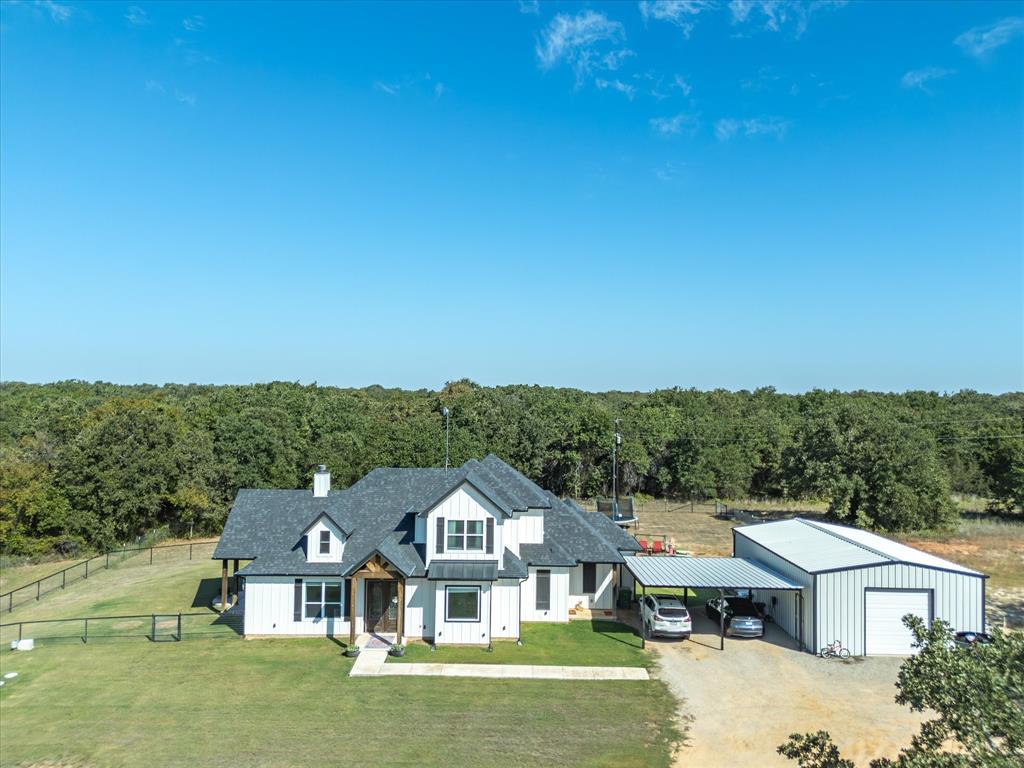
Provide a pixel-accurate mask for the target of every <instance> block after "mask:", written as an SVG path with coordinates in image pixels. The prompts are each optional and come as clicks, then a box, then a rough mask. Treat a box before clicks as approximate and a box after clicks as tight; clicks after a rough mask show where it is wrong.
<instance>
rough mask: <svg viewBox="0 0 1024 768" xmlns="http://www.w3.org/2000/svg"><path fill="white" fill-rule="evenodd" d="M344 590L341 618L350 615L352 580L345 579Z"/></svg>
mask: <svg viewBox="0 0 1024 768" xmlns="http://www.w3.org/2000/svg"><path fill="white" fill-rule="evenodd" d="M342 589H343V590H344V592H342V593H341V616H342V618H345V617H346V616H348V615H349V607H350V606H349V603H350V602H352V579H345V583H344V584H343V585H342Z"/></svg>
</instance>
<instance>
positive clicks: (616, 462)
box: [612, 419, 622, 517]
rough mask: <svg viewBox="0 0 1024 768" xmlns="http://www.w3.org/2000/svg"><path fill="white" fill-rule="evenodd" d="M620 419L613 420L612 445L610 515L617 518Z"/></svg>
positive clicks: (620, 440) (620, 441) (620, 439)
mask: <svg viewBox="0 0 1024 768" xmlns="http://www.w3.org/2000/svg"><path fill="white" fill-rule="evenodd" d="M620 423H622V419H616V420H615V441H614V442H613V443H612V515H613V516H614V517H618V516H619V455H618V452H619V446H620V445H622V435H620V434H619V424H620Z"/></svg>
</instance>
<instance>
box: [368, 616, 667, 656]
mask: <svg viewBox="0 0 1024 768" xmlns="http://www.w3.org/2000/svg"><path fill="white" fill-rule="evenodd" d="M522 641H523V644H522V645H521V646H519V645H516V643H515V642H513V641H511V640H502V641H498V642H495V643H494V650H493V651H487V650H486V648H485V647H479V648H478V647H473V646H443V645H442V646H438V648H437V650H436V651H431V650H430V646H429V645H427V644H426V643H412V644H410V645H408V646H407V647H406V649H405V655H404V656H401V657H398V658H395V657H389V658H388V661H389V662H395V663H409V662H419V663H423V662H427V663H434V664H538V665H558V666H569V667H580V666H583V667H644V666H648V665H649V664H650V663H651V657H650V655H649V654H648V653H647V652H646V651H644V650H641V648H640V645H641V640H640V636H639V635H638V634H637V633H636V631H635V630H634V629H633V628H632V627H629V626H627V625H625V624H620V623H619V622H617V621H601V620H593V621H570V622H569V623H568V624H544V623H524V624H523V625H522Z"/></svg>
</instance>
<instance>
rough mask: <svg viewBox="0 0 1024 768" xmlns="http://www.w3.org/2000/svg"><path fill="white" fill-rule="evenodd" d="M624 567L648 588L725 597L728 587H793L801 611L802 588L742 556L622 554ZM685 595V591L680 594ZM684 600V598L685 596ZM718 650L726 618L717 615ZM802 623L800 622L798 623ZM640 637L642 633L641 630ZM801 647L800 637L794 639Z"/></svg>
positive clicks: (722, 645)
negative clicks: (707, 592)
mask: <svg viewBox="0 0 1024 768" xmlns="http://www.w3.org/2000/svg"><path fill="white" fill-rule="evenodd" d="M623 560H624V561H625V565H626V570H628V571H629V573H630V574H631V575H632V576H633V579H634V581H636V583H637V584H639V585H640V586H641V587H643V588H644V594H646V593H647V589H648V588H651V589H677V588H678V589H684V590H685V589H688V588H690V589H717V590H718V594H719V595H720V596H722V597H725V590H727V589H778V590H792V591H795V592H796V593H797V594H798V595H799V596H800V605H801V608H800V610H801V613H802V612H803V587H802V586H801V585H799V584H797V583H795V582H793V581H790V580H789V579H787V578H786V577H785V576H782V575H780V574H778V573H776V572H775V571H773V570H771V569H769V568H767V567H765V566H764V565H762V564H761V563H759V562H757V561H756V560H751V559H748V558H743V557H678V556H676V557H658V556H643V555H624V556H623ZM683 594H684V596H685V595H686V592H684V593H683ZM684 599H685V597H684ZM718 625H719V626H718V634H719V649H720V650H724V649H725V617H724V616H723V615H721V614H719V622H718ZM798 626H802V624H798ZM640 634H641V637H642V636H643V632H642V631H641V633H640ZM797 642H798V643H800V645H801V647H802V646H803V642H802V639H798V640H797Z"/></svg>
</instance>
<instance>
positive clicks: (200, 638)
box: [0, 561, 680, 768]
mask: <svg viewBox="0 0 1024 768" xmlns="http://www.w3.org/2000/svg"><path fill="white" fill-rule="evenodd" d="M219 576H220V569H219V564H218V563H214V562H211V561H193V562H192V563H189V562H187V561H186V562H183V563H174V564H169V565H165V566H160V567H158V566H153V567H149V566H148V565H134V566H130V565H128V564H127V563H126V564H125V565H123V566H120V567H118V568H112V569H111V570H110V571H103V572H100V573H98V574H97V575H96V576H95V577H90V578H89V580H88V581H85V582H81V583H79V584H76V585H74V586H73V587H70V588H69V589H68V590H67V591H65V592H60V593H56V594H54V595H51V596H50V597H48V598H44V600H43V601H41V602H40V603H38V604H35V605H33V606H31V607H26V608H24V609H16V610H15V612H14V614H13V615H12V616H5V617H4V619H5V620H7V621H9V620H18V619H25V618H44V617H46V618H56V617H67V616H74V617H78V616H89V615H97V614H100V613H102V614H106V615H111V614H131V613H153V612H156V613H164V614H173V613H176V612H177V611H179V610H182V611H203V610H204V608H203V607H202V606H203V605H204V604H208V597H211V596H212V594H213V592H216V590H217V589H218V588H219ZM194 603H198V605H196V606H193V604H194ZM209 616H210V619H209V620H207V619H206V618H205V617H204V618H203V619H202V621H204V622H207V621H212V620H213V619H214V618H215V616H214V614H213V613H212V612H211V613H210V614H209ZM45 626H48V625H35V626H34V627H33V626H32V625H29V627H30V628H32V629H33V630H39V629H41V628H43V627H45ZM573 626H574V625H569V626H566V625H558V626H557V627H553V629H560V630H563V633H562V635H561V637H559V636H558V635H559V633H557V632H554V633H553V635H552V636H551V637H548V638H545V642H551V643H552V644H553V646H552V648H551V649H550V650H548V651H547V653H549V654H552V655H555V656H559V655H562V656H577V655H580V654H576V653H573V646H574V644H575V643H576V642H577V640H579V638H575V637H574V636H573V635H572V634H571V633H572V632H575V631H579V630H574V629H573ZM147 629H148V626H146V622H145V621H143V622H141V624H140V628H139V630H138V631H137V630H135V629H130V630H128V631H127V632H126V633H125V634H126V635H127V636H118V637H102V636H101V637H96V636H95V635H94V634H93V630H92V629H90V639H89V643H88V644H87V645H86V644H84V643H82V642H81V640H80V639H79V638H78V637H77V636H76V635H78V634H80V629H79V624H78V623H76V624H74V625H71V628H70V630H69V632H70V635H69V636H68V637H65V638H63V639H42V640H40V642H38V643H37V646H36V649H35V650H34V651H31V652H29V653H16V652H12V651H10V650H6V643H5V645H4V648H5V650H3V651H0V673H6V672H9V671H14V672H18V676H17V677H16V678H14V679H12V680H7V681H5V682H6V684H5V685H4V687H3V688H0V743H2V745H3V748H2V750H0V766H8V765H10V766H15V765H57V764H61V765H63V764H68V765H103V766H114V767H115V768H116V767H118V766H126V767H127V766H151V765H160V766H193V765H204V766H212V767H214V768H217V767H218V766H231V767H232V768H235V767H236V766H239V765H246V766H250V765H252V766H307V765H342V764H343V765H354V764H358V763H360V762H366V763H369V764H379V765H395V766H404V765H410V766H411V765H415V766H417V767H419V766H423V765H445V766H491V765H494V766H499V765H500V766H510V765H531V766H532V765H565V766H605V765H615V766H626V767H628V766H667V765H669V764H670V757H671V752H672V745H673V744H674V743H675V742H676V741H677V740H678V739H679V738H680V734H679V731H678V726H677V721H676V718H675V716H674V714H675V712H676V707H677V702H676V701H675V699H674V698H673V697H672V696H671V694H670V693H669V691H668V689H667V687H666V686H665V685H664V684H663V683H662V682H660V681H656V680H651V681H615V682H596V681H561V680H552V681H542V680H470V679H454V678H453V679H447V678H432V677H431V678H402V679H399V678H349V677H348V672H349V670H350V669H351V663H352V662H351V661H350V660H349V659H346V658H345V657H344V656H343V655H342V650H343V649H342V646H341V644H340V643H335V642H333V641H331V640H327V639H320V638H303V639H291V638H288V639H283V638H282V639H273V640H242V639H240V638H239V637H238V636H237V635H236V634H235V633H234V632H231V631H230V630H229V629H227V628H223V631H222V632H221V633H220V634H214V635H205V634H199V635H189V634H188V630H187V629H186V634H185V639H184V640H183V641H181V642H157V643H153V642H150V641H149V640H146V639H144V637H143V636H142V635H143V634H145V631H146V630H147ZM580 629H589V625H588V624H587V623H583V624H581V626H580ZM566 633H568V634H566ZM32 635H35V636H36V637H37V638H40V637H42V635H40V633H39V632H36V631H30V632H27V633H26V636H32ZM607 635H608V636H602V637H601V639H602V640H603V641H604V642H605V643H606V644H607V646H601V647H602V648H605V647H607V648H609V649H610V648H612V647H614V649H615V650H603V651H602V654H603V657H604V658H607V659H615V660H616V663H618V664H626V663H631V664H632V665H637V664H643V663H646V659H647V655H646V652H644V651H641V650H639V648H638V647H637V645H636V644H637V642H638V639H635V638H634V636H633V635H632V633H631V631H630V630H628V629H627V628H620V627H619V625H612V626H611V627H609V628H608V632H607ZM535 639H537V641H538V643H539V642H540V636H537V637H536V638H535ZM583 642H584V645H583V647H582V650H581V652H580V653H584V652H585V653H587V654H588V655H590V656H591V661H590V663H602V662H594V661H593V659H594V656H593V655H592V651H593V647H592V645H591V644H588V643H586V641H583ZM533 644H534V643H533V640H531V641H530V643H529V644H528V645H527V646H524V648H532V647H533ZM509 646H511V647H515V646H514V644H509ZM619 646H621V648H620V647H619ZM511 647H510V648H509V650H511ZM422 648H423V649H424V650H425V646H422ZM519 650H523V649H519ZM540 650H541V649H540V648H539V647H538V648H537V649H534V650H533V652H534V653H539V652H540ZM477 652H478V653H479V651H477ZM581 663H582V662H581Z"/></svg>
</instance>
